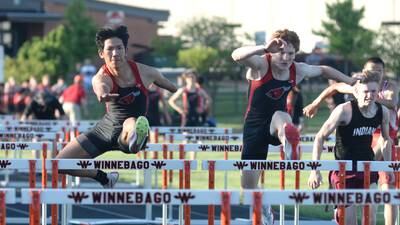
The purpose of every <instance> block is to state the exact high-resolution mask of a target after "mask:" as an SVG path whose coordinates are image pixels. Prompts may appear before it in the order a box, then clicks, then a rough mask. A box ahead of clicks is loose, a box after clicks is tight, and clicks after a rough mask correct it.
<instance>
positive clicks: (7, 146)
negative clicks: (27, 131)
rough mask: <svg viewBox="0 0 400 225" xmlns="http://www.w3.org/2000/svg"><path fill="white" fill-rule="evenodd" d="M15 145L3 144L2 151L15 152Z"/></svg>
mask: <svg viewBox="0 0 400 225" xmlns="http://www.w3.org/2000/svg"><path fill="white" fill-rule="evenodd" d="M15 147H16V146H15V143H2V144H1V149H2V150H15Z"/></svg>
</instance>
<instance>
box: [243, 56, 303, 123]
mask: <svg viewBox="0 0 400 225" xmlns="http://www.w3.org/2000/svg"><path fill="white" fill-rule="evenodd" d="M266 60H267V63H268V71H267V73H266V74H265V76H264V77H262V79H260V80H249V92H248V104H247V109H246V115H245V119H246V122H247V121H255V120H256V121H257V120H264V121H265V120H269V121H270V120H271V118H272V115H273V114H274V113H275V112H276V111H278V110H279V111H286V99H287V96H288V93H289V91H290V90H291V89H292V88H293V87H294V86H295V85H296V66H295V64H294V63H292V65H290V67H289V71H290V76H289V80H277V79H275V78H274V77H273V76H272V68H271V67H272V65H271V55H267V57H266Z"/></svg>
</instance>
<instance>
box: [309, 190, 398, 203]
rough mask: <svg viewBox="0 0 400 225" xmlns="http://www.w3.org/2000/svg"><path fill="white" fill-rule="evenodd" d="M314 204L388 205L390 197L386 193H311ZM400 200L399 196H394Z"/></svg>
mask: <svg viewBox="0 0 400 225" xmlns="http://www.w3.org/2000/svg"><path fill="white" fill-rule="evenodd" d="M313 196H314V203H316V204H382V203H384V204H388V203H390V202H391V199H390V198H391V195H390V193H388V192H376V193H362V192H348V193H335V192H334V193H313ZM394 198H400V195H399V194H398V195H397V196H394Z"/></svg>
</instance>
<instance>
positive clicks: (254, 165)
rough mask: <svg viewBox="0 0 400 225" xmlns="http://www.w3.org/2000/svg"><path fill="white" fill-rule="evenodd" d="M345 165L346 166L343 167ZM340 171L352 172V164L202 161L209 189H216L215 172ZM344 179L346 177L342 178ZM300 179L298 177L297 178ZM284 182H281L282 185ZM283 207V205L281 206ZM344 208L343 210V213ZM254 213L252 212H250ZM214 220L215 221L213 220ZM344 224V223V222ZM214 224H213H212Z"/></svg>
mask: <svg viewBox="0 0 400 225" xmlns="http://www.w3.org/2000/svg"><path fill="white" fill-rule="evenodd" d="M343 165H344V166H343ZM316 169H318V170H339V171H340V174H345V171H351V170H352V162H351V161H344V160H338V161H336V160H335V161H333V160H319V161H313V160H301V161H300V160H275V161H274V160H206V161H202V170H208V172H209V185H210V186H209V187H210V189H213V188H214V183H215V180H214V179H215V171H216V170H223V171H229V170H231V171H237V170H241V171H243V170H258V171H267V170H281V171H282V170H295V171H300V170H316ZM342 178H343V179H344V176H343V177H342ZM296 179H298V177H296ZM282 182H284V181H282V180H281V183H282ZM280 205H281V204H280ZM282 210H283V209H282V207H281V208H280V224H284V223H285V221H284V216H285V215H284V211H283V212H282ZM343 210H344V208H343V209H342V211H343ZM250 211H252V210H250ZM298 211H299V209H297V211H296V208H295V217H294V224H299V214H298ZM209 212H214V208H213V206H209ZM211 220H213V219H211ZM343 222H344V221H343ZM211 224H213V223H211Z"/></svg>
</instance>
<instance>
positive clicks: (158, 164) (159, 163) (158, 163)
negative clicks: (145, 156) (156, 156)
mask: <svg viewBox="0 0 400 225" xmlns="http://www.w3.org/2000/svg"><path fill="white" fill-rule="evenodd" d="M151 165H152V166H154V167H155V168H156V169H161V168H163V167H164V166H166V165H167V164H166V163H165V162H164V161H161V160H159V161H153V162H152V163H151Z"/></svg>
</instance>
